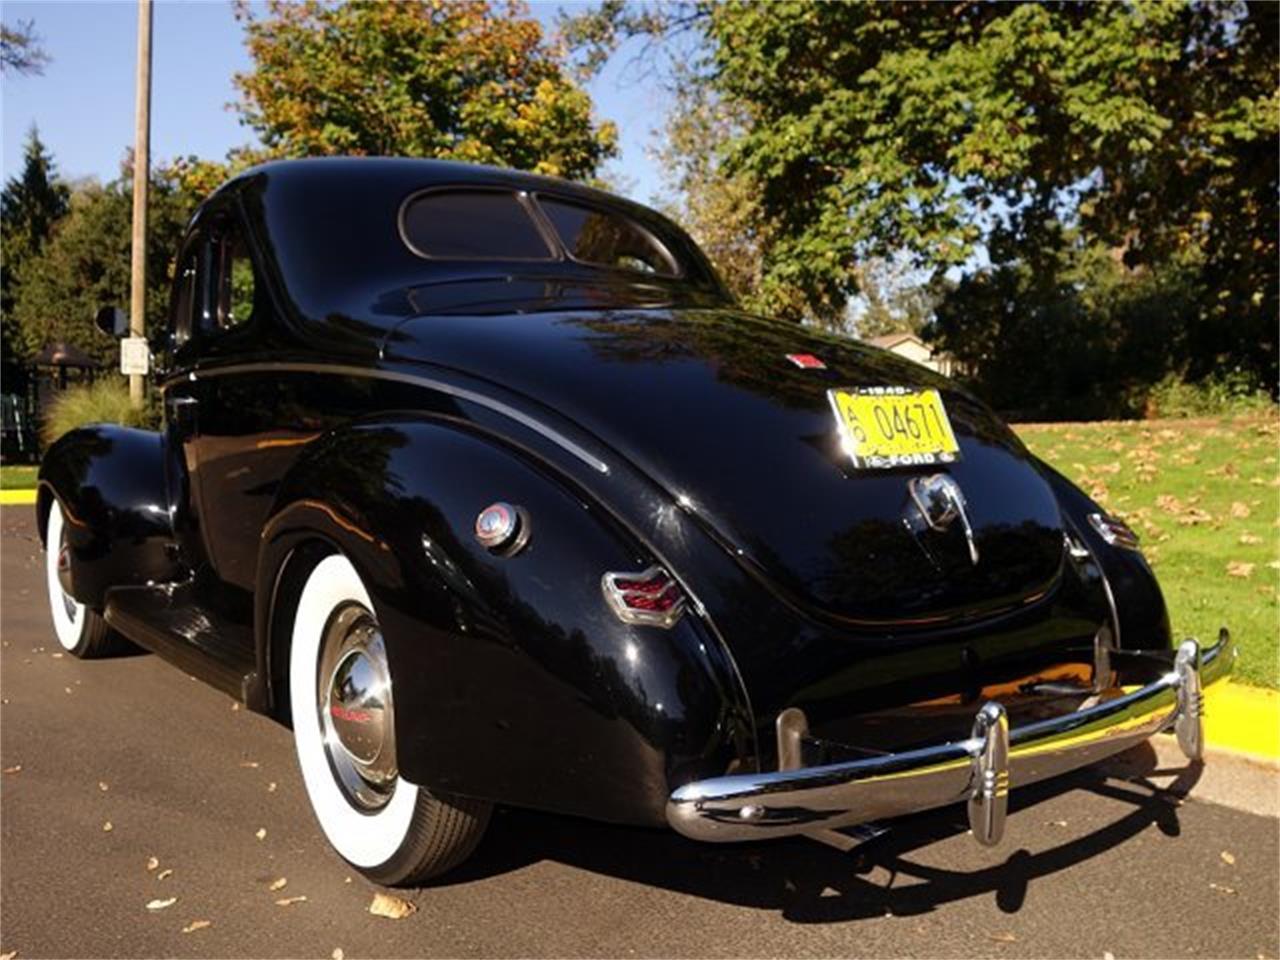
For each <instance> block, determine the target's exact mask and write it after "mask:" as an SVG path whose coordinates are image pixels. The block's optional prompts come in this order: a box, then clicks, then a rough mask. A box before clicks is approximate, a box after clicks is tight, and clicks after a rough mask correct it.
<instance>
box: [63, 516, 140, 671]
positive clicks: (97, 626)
mask: <svg viewBox="0 0 1280 960" xmlns="http://www.w3.org/2000/svg"><path fill="white" fill-rule="evenodd" d="M44 573H45V582H46V584H47V586H48V589H49V614H50V616H51V617H52V618H53V632H54V634H56V635H57V637H58V643H59V644H61V645H62V649H64V650H66V651H67V652H68V653H70V654H71V655H72V656H75V657H80V658H81V659H83V660H89V659H92V658H94V657H105V656H109V655H110V654H112V653H117V652H119V650H120V648H121V646H122V643H121V640H120V637H119V636H118V635H117V634H115V633H114V632H113V631H112V630H111V628H110V627H108V626H107V622H106V621H105V620H103V619H102V616H101V614H99V613H98V612H97V611H96V610H93V609H90V608H89V607H87V606H85V605H84V604H83V603H80V602H79V601H77V600H76V598H75V597H73V596H72V595H71V589H70V587H71V576H70V575H71V549H70V547H69V546H68V545H67V518H66V515H65V513H64V512H63V509H62V504H61V503H59V502H58V499H57V498H56V497H55V498H54V499H53V502H52V503H51V504H50V505H49V523H48V526H47V527H46V529H45V537H44Z"/></svg>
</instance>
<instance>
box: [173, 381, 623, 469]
mask: <svg viewBox="0 0 1280 960" xmlns="http://www.w3.org/2000/svg"><path fill="white" fill-rule="evenodd" d="M255 371H274V372H276V373H332V374H335V375H337V376H345V377H367V378H369V379H371V380H387V381H390V382H391V383H407V384H410V385H413V386H419V387H426V388H428V389H430V390H438V391H440V392H441V393H445V394H448V395H449V396H451V397H456V398H457V399H459V400H466V401H467V402H468V403H474V404H477V405H478V406H481V407H486V408H488V409H489V410H492V411H493V412H494V413H498V414H501V415H502V416H504V417H507V418H509V419H511V420H514V421H515V422H516V423H518V424H520V425H521V426H524V427H528V428H529V429H530V430H532V431H534V432H535V433H538V434H541V435H542V436H543V437H545V438H546V439H548V440H550V441H551V442H552V443H554V444H555V445H556V446H558V447H561V448H562V449H564V450H566V451H568V452H569V453H571V454H573V455H574V456H575V457H577V458H578V459H579V460H581V461H582V462H583V463H585V464H587V466H589V467H591V469H593V470H596V471H598V472H599V473H606V474H607V473H608V472H609V465H608V464H607V463H605V462H604V461H603V460H601V459H600V458H599V457H597V456H595V455H594V454H592V453H590V452H589V451H587V450H585V449H583V448H582V447H581V446H579V445H578V444H576V443H574V442H573V441H572V440H570V439H569V438H568V437H566V436H565V435H564V434H562V433H560V432H559V431H558V430H555V429H554V428H552V427H549V426H547V425H546V424H545V423H543V422H542V421H540V420H537V419H535V418H534V417H531V416H529V415H528V414H527V413H524V412H523V411H520V410H517V409H516V408H515V407H513V406H511V405H510V404H506V403H503V402H502V401H501V400H495V399H493V397H489V396H486V395H485V394H483V393H479V392H477V391H475V390H469V389H467V388H466V387H459V386H457V385H456V384H452V383H449V382H448V381H446V380H437V379H436V378H435V377H428V376H423V375H422V374H417V373H401V372H399V371H398V370H382V369H380V368H378V367H360V366H356V365H354V364H342V363H292V362H284V363H272V362H270V361H260V362H256V363H234V364H228V365H227V366H222V367H211V368H209V369H207V370H198V371H196V370H193V371H191V372H190V373H187V374H186V375H184V376H179V377H174V378H171V379H170V380H168V381H166V382H165V383H164V384H162V387H164V388H167V387H168V385H169V383H170V382H176V381H177V380H188V381H191V382H195V381H197V380H202V379H205V378H208V377H226V376H231V375H233V374H237V373H253V372H255Z"/></svg>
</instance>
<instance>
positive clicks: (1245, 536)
mask: <svg viewBox="0 0 1280 960" xmlns="http://www.w3.org/2000/svg"><path fill="white" fill-rule="evenodd" d="M1240 542H1241V543H1243V544H1245V545H1246V546H1251V545H1252V544H1255V543H1261V542H1262V538H1261V537H1257V536H1254V535H1253V534H1252V533H1242V534H1240Z"/></svg>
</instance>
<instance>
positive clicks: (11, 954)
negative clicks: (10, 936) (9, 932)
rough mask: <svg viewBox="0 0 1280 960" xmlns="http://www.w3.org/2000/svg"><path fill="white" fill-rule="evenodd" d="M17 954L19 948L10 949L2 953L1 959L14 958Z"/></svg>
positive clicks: (11, 959)
mask: <svg viewBox="0 0 1280 960" xmlns="http://www.w3.org/2000/svg"><path fill="white" fill-rule="evenodd" d="M17 955H18V951H17V950H10V951H9V952H8V953H0V960H13V958H14V957H16V956H17Z"/></svg>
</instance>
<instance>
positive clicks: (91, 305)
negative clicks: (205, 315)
mask: <svg viewBox="0 0 1280 960" xmlns="http://www.w3.org/2000/svg"><path fill="white" fill-rule="evenodd" d="M130 181H131V178H130V177H128V176H127V175H126V176H122V177H121V178H120V180H118V181H115V182H113V183H110V184H108V185H107V186H105V187H104V186H98V185H96V184H95V185H90V186H88V187H85V188H83V189H81V190H79V191H77V192H76V193H75V194H73V195H72V197H71V202H70V210H69V212H68V213H67V215H66V216H65V217H64V218H63V219H62V221H61V222H59V223H58V225H57V228H56V229H55V231H54V233H53V236H52V238H51V239H50V240H49V242H48V243H46V244H45V246H44V248H43V249H42V250H41V251H40V253H39V254H38V255H36V256H34V257H31V258H30V259H28V260H27V261H25V262H24V263H23V265H22V267H21V269H20V271H19V274H18V280H19V281H20V283H21V288H20V290H19V294H18V297H17V301H16V303H15V306H14V310H13V317H14V320H15V322H16V325H17V328H18V332H19V336H18V338H17V346H18V351H19V353H20V354H21V355H22V356H30V355H31V354H33V353H36V352H37V351H39V350H40V349H41V348H43V347H44V346H46V345H47V344H50V343H68V344H72V345H74V346H77V347H80V348H81V349H83V350H84V351H86V352H87V353H89V354H90V355H91V356H94V357H95V358H97V359H98V360H99V361H101V362H103V363H105V364H108V365H115V364H116V362H117V360H118V356H119V348H118V346H117V342H116V340H115V339H114V338H113V337H110V336H107V335H106V334H104V333H102V332H101V331H99V330H98V329H97V327H95V326H94V324H93V318H94V315H95V314H96V313H97V311H98V309H99V308H101V307H103V306H107V305H115V306H120V307H125V306H127V305H128V303H129V289H130V250H131V230H132V217H133V191H132V186H131V182H130ZM148 198H149V206H150V211H149V214H148V222H147V315H146V325H147V329H148V330H149V331H151V330H157V329H160V328H161V327H162V326H163V325H164V316H165V311H166V310H167V309H168V304H169V287H170V282H171V280H172V276H173V274H172V258H173V256H174V254H175V253H176V252H177V247H178V244H179V243H180V242H181V239H182V234H183V230H184V229H185V227H186V223H187V221H188V219H189V218H190V216H191V213H192V210H193V207H194V198H193V197H191V196H190V195H189V194H187V193H185V192H184V191H182V190H180V189H179V188H178V187H177V186H176V185H175V184H174V183H172V182H170V181H167V180H157V181H154V182H153V183H152V184H151V188H150V191H149V193H148Z"/></svg>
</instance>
